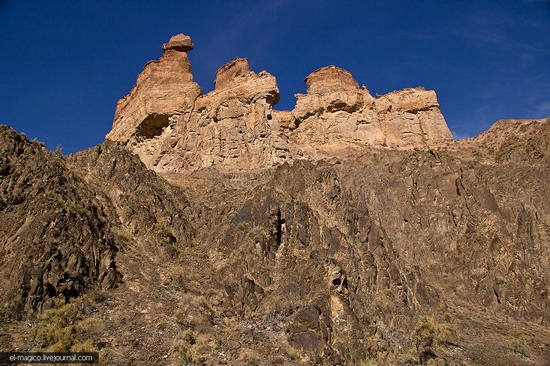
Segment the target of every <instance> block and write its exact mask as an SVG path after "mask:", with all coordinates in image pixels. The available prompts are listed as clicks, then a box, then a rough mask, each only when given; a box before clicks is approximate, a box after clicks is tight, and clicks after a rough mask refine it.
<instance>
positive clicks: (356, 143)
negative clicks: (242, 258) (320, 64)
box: [107, 34, 452, 172]
mask: <svg viewBox="0 0 550 366" xmlns="http://www.w3.org/2000/svg"><path fill="white" fill-rule="evenodd" d="M193 46H194V45H193V43H192V42H191V39H190V38H189V37H188V36H184V35H182V34H179V35H176V36H174V37H172V38H171V39H170V42H168V43H167V44H164V45H163V50H164V55H163V56H162V57H161V59H160V60H159V61H154V62H150V63H148V64H147V65H146V66H145V69H144V71H143V72H142V73H141V74H140V76H139V77H138V81H137V84H136V86H135V87H134V89H133V90H132V91H131V92H130V94H129V95H128V96H126V97H125V98H123V99H122V100H121V101H119V103H118V106H117V111H116V113H115V120H114V123H113V130H112V131H111V132H110V133H109V134H108V135H107V138H108V139H110V140H115V141H123V142H126V143H127V144H128V146H130V148H131V149H132V151H134V152H135V153H136V154H137V155H138V156H139V157H140V158H141V159H142V161H143V162H144V163H145V164H146V165H147V166H148V167H149V168H151V169H154V170H156V171H159V172H182V171H190V170H191V171H192V170H196V169H198V168H201V167H207V166H217V167H220V168H221V169H225V170H233V171H238V170H250V169H257V168H265V167H270V166H274V165H278V164H281V163H284V162H292V161H294V160H297V159H302V158H309V159H311V158H316V157H317V156H318V155H319V152H329V153H331V152H332V153H334V152H335V151H336V150H342V149H347V148H355V149H358V148H359V149H361V148H362V147H367V146H369V147H371V148H394V149H410V148H425V147H432V146H436V145H438V144H441V143H445V142H448V141H451V140H452V136H451V133H450V131H449V129H448V127H447V125H446V123H445V119H444V118H443V116H442V115H441V112H440V109H439V104H438V103H437V97H436V95H435V92H433V91H426V90H424V89H423V88H415V89H405V90H402V91H396V92H392V93H389V94H387V95H384V96H382V97H377V98H373V97H372V96H371V95H370V93H369V91H368V90H367V89H366V88H364V87H363V88H360V87H359V84H358V83H357V81H356V80H355V79H354V78H353V76H352V75H351V74H350V73H349V72H347V71H346V70H343V69H341V68H339V67H336V66H327V67H324V68H321V69H319V70H316V71H314V72H313V73H312V74H311V75H309V76H308V77H307V78H306V79H305V82H306V84H307V93H306V94H304V95H302V94H298V95H297V98H298V99H297V102H296V107H295V108H294V109H293V110H292V111H277V110H273V107H274V106H275V104H276V103H277V102H278V100H279V90H278V87H277V83H276V80H275V78H274V77H273V76H271V75H270V74H269V73H267V72H266V71H262V72H260V73H259V74H256V73H254V72H253V71H251V70H250V67H249V65H248V60H247V59H246V58H236V59H234V60H233V61H231V62H229V63H227V64H225V65H223V66H222V67H220V68H219V69H218V71H217V72H216V79H215V82H214V84H215V90H214V91H212V92H210V93H208V94H206V95H201V92H200V88H199V87H198V85H197V84H196V83H194V82H193V75H192V73H191V65H190V64H189V59H188V58H187V54H186V52H187V51H189V50H190V49H192V48H193Z"/></svg>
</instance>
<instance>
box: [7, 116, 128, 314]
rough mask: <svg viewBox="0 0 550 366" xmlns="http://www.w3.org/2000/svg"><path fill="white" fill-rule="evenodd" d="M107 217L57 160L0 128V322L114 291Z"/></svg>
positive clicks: (115, 271) (114, 271) (118, 277)
mask: <svg viewBox="0 0 550 366" xmlns="http://www.w3.org/2000/svg"><path fill="white" fill-rule="evenodd" d="M107 217H108V215H107V213H106V212H105V210H104V209H103V208H102V206H101V204H100V202H99V200H98V198H97V197H96V196H95V194H94V193H93V192H92V191H91V190H90V189H89V188H88V187H87V185H86V184H85V183H84V182H83V181H82V180H81V179H79V178H78V177H77V176H75V174H74V173H73V172H71V170H70V169H69V168H68V167H67V164H66V161H65V160H64V158H63V157H62V156H61V155H60V154H58V155H54V154H53V153H52V152H50V151H49V150H48V149H46V147H44V146H43V145H40V144H38V143H31V142H30V141H28V140H27V139H26V138H25V137H24V136H21V135H19V134H17V133H15V131H13V130H11V129H10V128H8V127H6V126H0V222H2V225H0V243H1V244H0V258H1V262H2V266H1V267H0V278H1V279H0V288H1V289H2V292H4V293H3V294H2V296H0V298H1V299H2V300H1V303H0V318H3V317H6V316H9V317H14V318H25V317H26V316H27V315H29V314H34V313H35V312H36V311H41V310H45V309H48V308H49V307H51V306H52V305H53V300H54V299H64V300H69V299H70V298H75V297H78V296H80V295H82V294H83V293H84V292H86V291H87V290H90V289H94V288H95V289H97V288H103V289H108V288H111V287H113V286H115V285H117V284H118V283H119V282H120V280H121V275H120V272H119V270H118V268H117V266H116V263H115V256H116V252H117V250H118V249H117V247H116V241H115V239H114V237H113V234H112V233H111V229H112V227H113V226H112V223H111V222H109V220H108V219H107ZM15 248H16V250H14V249H15ZM8 294H9V295H8Z"/></svg>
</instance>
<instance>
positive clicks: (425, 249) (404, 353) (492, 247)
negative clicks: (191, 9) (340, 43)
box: [0, 36, 550, 365]
mask: <svg viewBox="0 0 550 366" xmlns="http://www.w3.org/2000/svg"><path fill="white" fill-rule="evenodd" d="M192 47H193V45H192V43H191V40H190V39H189V38H188V37H184V36H175V37H174V38H173V39H172V40H171V41H170V42H169V43H167V44H165V45H164V47H163V49H164V50H165V54H164V56H163V57H162V58H161V60H160V61H159V62H158V63H150V64H148V65H147V66H146V68H145V71H144V73H142V75H141V76H140V77H139V78H138V84H137V86H136V87H135V88H134V90H133V91H132V92H131V94H130V96H129V97H127V98H126V99H124V100H122V101H121V102H119V104H118V108H117V113H116V116H115V122H114V125H113V131H112V132H111V133H110V134H109V135H108V139H107V140H106V141H105V142H103V143H102V144H101V145H99V146H96V147H94V148H91V149H88V150H85V151H82V152H79V153H77V154H74V155H72V156H69V157H64V156H62V155H60V154H57V153H52V152H50V151H48V150H47V149H46V148H45V147H44V146H43V145H41V144H40V143H37V142H31V141H28V140H27V139H26V138H25V137H24V136H22V135H19V134H17V133H16V132H14V131H13V130H11V129H10V128H8V127H1V128H0V141H1V144H0V150H1V151H0V152H1V154H0V222H1V223H2V225H1V226H0V243H1V247H0V250H1V251H0V258H1V263H2V265H1V267H0V272H1V273H0V275H1V276H0V293H1V294H2V295H1V297H0V298H1V299H2V308H1V309H0V310H1V315H2V319H1V320H0V321H1V326H0V348H2V349H5V350H14V349H20V350H29V349H31V348H34V349H46V350H69V349H70V350H73V351H75V350H99V351H100V355H101V360H102V363H103V364H109V365H130V364H131V365H135V364H142V365H151V364H159V365H163V364H166V365H181V364H188V365H201V364H205V365H218V364H227V365H272V364H282V365H316V364H318V365H396V364H397V365H426V364H429V365H548V360H550V331H549V328H548V326H549V325H550V316H549V314H550V311H549V309H550V298H549V292H548V288H549V283H550V269H549V267H548V258H549V257H550V212H549V210H550V208H549V207H548V204H547V202H548V201H549V200H550V187H549V186H548V181H549V180H550V120H549V119H546V120H525V121H499V122H497V123H496V124H495V125H494V126H493V127H492V128H491V129H490V130H489V131H487V132H485V133H483V134H481V135H480V136H477V137H475V138H473V139H468V140H462V141H452V140H451V139H450V134H449V132H448V129H447V126H446V124H445V122H444V119H443V117H442V116H441V114H440V112H439V106H438V104H437V100H436V98H435V93H433V92H431V91H425V90H422V89H406V90H403V91H398V92H393V93H389V94H387V95H385V96H381V97H372V96H370V94H369V92H368V91H367V90H366V89H364V88H359V87H358V85H357V82H356V81H355V80H354V79H353V77H352V76H351V75H350V74H349V73H347V72H346V71H344V70H342V69H339V68H337V67H332V66H331V67H326V68H323V69H320V70H318V71H315V72H314V73H312V74H311V75H310V76H308V78H307V79H306V83H307V85H308V90H307V93H306V94H305V95H301V96H298V101H297V105H296V107H295V108H294V110H293V111H276V110H274V109H273V106H274V105H275V103H276V102H277V98H278V90H277V85H276V83H275V79H274V78H273V76H271V75H269V74H268V73H267V72H260V73H258V74H256V73H254V72H252V71H251V70H250V69H249V67H248V63H247V61H246V59H236V60H234V61H232V62H231V63H229V64H227V65H225V66H223V67H222V68H220V69H219V70H218V73H217V76H216V81H215V85H216V88H215V90H214V91H212V92H210V93H208V94H206V95H201V94H200V89H199V88H198V86H197V85H196V84H195V83H194V82H193V81H192V75H191V73H190V66H189V62H188V58H187V55H186V52H188V51H189V50H190V49H191V48H192ZM190 96H193V97H190ZM28 324H29V325H30V327H29V326H28Z"/></svg>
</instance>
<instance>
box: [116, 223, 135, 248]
mask: <svg viewBox="0 0 550 366" xmlns="http://www.w3.org/2000/svg"><path fill="white" fill-rule="evenodd" d="M111 232H112V233H113V234H114V235H115V236H116V237H117V238H118V239H119V240H121V241H122V242H124V243H126V244H129V243H131V242H132V241H133V240H134V237H133V236H132V234H130V233H129V232H127V231H124V230H122V229H121V228H119V227H113V228H111Z"/></svg>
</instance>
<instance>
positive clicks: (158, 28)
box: [0, 0, 550, 153]
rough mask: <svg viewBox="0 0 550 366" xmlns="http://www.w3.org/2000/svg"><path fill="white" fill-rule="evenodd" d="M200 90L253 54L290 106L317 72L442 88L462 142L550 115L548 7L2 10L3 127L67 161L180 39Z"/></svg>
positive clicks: (72, 6) (149, 5)
mask: <svg viewBox="0 0 550 366" xmlns="http://www.w3.org/2000/svg"><path fill="white" fill-rule="evenodd" d="M177 33H185V34H187V35H190V36H191V37H192V38H193V41H194V43H195V49H194V50H193V51H191V52H190V53H189V57H190V59H191V62H192V65H193V72H194V75H195V80H196V81H197V82H198V83H199V85H200V86H201V88H202V90H203V92H208V91H210V90H212V89H213V82H214V75H215V70H216V69H217V68H218V67H219V66H221V65H222V64H224V63H226V62H228V61H230V60H231V59H233V58H234V57H237V56H240V57H248V59H249V61H250V64H251V67H252V69H253V70H254V71H256V72H259V71H261V70H267V71H269V72H270V73H271V74H273V75H274V76H275V77H277V81H278V84H279V88H280V91H281V102H280V103H279V105H278V106H277V109H292V108H293V106H294V101H295V99H294V94H295V93H302V92H304V91H305V84H304V82H303V80H304V78H305V77H306V76H307V75H308V74H309V73H310V72H312V71H313V70H315V69H317V68H319V67H322V66H326V65H331V64H334V65H337V66H340V67H343V68H344V69H347V70H348V71H350V72H351V73H352V74H353V75H354V76H355V78H356V79H357V81H358V82H359V83H360V84H365V86H366V87H367V88H368V89H369V90H370V91H371V93H372V94H374V93H379V94H384V93H387V92H390V91H392V90H397V89H403V88H406V87H415V86H424V87H426V88H427V89H434V90H436V92H437V95H438V98H439V102H440V104H441V109H442V112H443V114H444V115H445V118H446V120H447V122H448V124H449V127H450V129H451V130H452V131H453V133H454V134H455V136H456V137H459V138H463V137H468V136H473V135H475V134H478V133H479V132H481V131H483V130H486V129H487V128H489V127H490V125H491V124H492V123H494V122H495V121H496V120H498V119H504V118H510V119H514V118H543V117H547V116H550V1H546V0H513V1H512V0H509V1H508V0H499V1H440V0H437V1H393V0H386V1H379V0H377V1H367V0H364V1H351V0H350V1H299V0H281V1H277V0H273V1H140V0H134V1H130V0H128V1H112V0H110V1H102V0H95V1H88V0H83V1H22V0H11V1H10V0H7V1H6V0H0V49H1V57H0V85H1V87H0V123H2V124H8V125H11V126H12V127H14V128H15V129H16V130H18V131H20V132H24V133H25V134H27V136H28V137H29V138H37V139H38V140H41V141H44V142H45V143H46V144H47V145H48V147H50V148H55V147H56V146H62V147H63V152H64V153H71V152H74V151H78V150H81V149H84V148H87V147H90V146H93V145H95V144H98V143H100V142H101V141H103V139H104V136H105V134H106V133H107V132H109V130H110V128H111V124H112V119H113V115H114V111H115V106H116V101H117V100H118V99H119V98H121V97H123V96H124V95H126V94H127V93H128V92H129V91H130V89H131V88H132V86H133V85H134V83H135V80H136V77H137V75H138V74H139V72H140V71H141V70H142V68H143V65H144V64H145V63H146V62H147V61H149V60H152V59H158V58H159V57H160V55H161V54H162V49H161V46H162V43H164V42H166V41H167V40H168V39H169V38H170V36H171V35H173V34H177Z"/></svg>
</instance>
